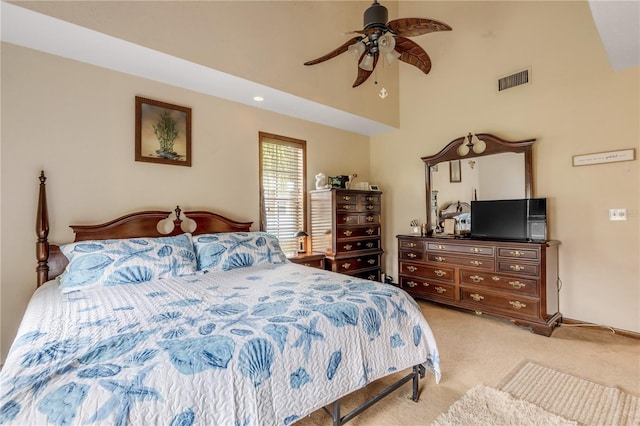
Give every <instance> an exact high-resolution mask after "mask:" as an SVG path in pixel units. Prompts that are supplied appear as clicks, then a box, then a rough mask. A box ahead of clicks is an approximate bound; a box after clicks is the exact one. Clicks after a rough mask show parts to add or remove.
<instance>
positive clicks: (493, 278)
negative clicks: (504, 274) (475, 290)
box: [491, 275, 500, 281]
mask: <svg viewBox="0 0 640 426" xmlns="http://www.w3.org/2000/svg"><path fill="white" fill-rule="evenodd" d="M491 279H492V280H494V281H500V277H496V276H495V275H494V276H492V277H491Z"/></svg>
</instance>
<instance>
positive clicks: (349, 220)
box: [344, 216, 353, 223]
mask: <svg viewBox="0 0 640 426" xmlns="http://www.w3.org/2000/svg"><path fill="white" fill-rule="evenodd" d="M352 220H353V217H351V216H347V217H345V218H344V221H345V222H347V223H348V222H351V221H352Z"/></svg>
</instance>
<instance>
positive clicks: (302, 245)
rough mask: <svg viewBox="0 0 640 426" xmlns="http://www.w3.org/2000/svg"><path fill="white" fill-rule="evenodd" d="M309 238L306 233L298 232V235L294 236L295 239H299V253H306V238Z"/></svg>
mask: <svg viewBox="0 0 640 426" xmlns="http://www.w3.org/2000/svg"><path fill="white" fill-rule="evenodd" d="M308 236H309V234H307V233H306V232H304V231H298V232H296V234H295V235H294V237H296V238H297V239H298V244H300V245H299V246H298V253H306V252H307V249H306V248H305V247H306V245H305V238H307V237H308Z"/></svg>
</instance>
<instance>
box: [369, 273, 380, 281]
mask: <svg viewBox="0 0 640 426" xmlns="http://www.w3.org/2000/svg"><path fill="white" fill-rule="evenodd" d="M377 278H378V276H377V275H375V274H371V275H369V276H368V277H367V279H368V280H371V281H375V280H376V279H377Z"/></svg>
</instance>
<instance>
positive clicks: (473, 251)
mask: <svg viewBox="0 0 640 426" xmlns="http://www.w3.org/2000/svg"><path fill="white" fill-rule="evenodd" d="M481 251H482V249H479V248H478V247H474V248H472V249H471V252H472V253H480V252H481Z"/></svg>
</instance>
